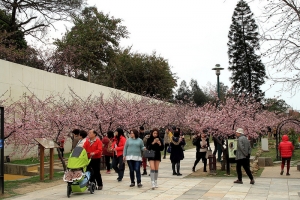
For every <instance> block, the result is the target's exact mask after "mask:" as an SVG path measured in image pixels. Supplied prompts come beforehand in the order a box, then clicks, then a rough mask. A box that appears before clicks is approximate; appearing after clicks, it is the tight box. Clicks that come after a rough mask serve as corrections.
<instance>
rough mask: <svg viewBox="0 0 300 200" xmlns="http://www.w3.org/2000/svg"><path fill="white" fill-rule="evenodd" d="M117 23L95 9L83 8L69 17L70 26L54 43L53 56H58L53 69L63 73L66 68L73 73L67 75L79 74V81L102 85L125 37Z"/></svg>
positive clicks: (124, 32) (116, 20)
mask: <svg viewBox="0 0 300 200" xmlns="http://www.w3.org/2000/svg"><path fill="white" fill-rule="evenodd" d="M121 21H122V20H121V19H114V18H113V17H110V16H109V15H105V14H103V13H102V12H98V10H97V8H96V7H86V8H85V9H84V10H83V11H82V13H81V14H80V15H76V16H73V22H74V27H72V29H71V30H70V31H67V33H66V34H65V35H64V37H63V38H62V39H61V40H59V39H58V40H56V41H55V43H54V44H55V45H57V47H58V48H57V53H56V54H57V55H60V56H59V59H58V60H57V62H56V67H55V69H56V70H58V71H61V72H65V69H66V68H73V70H74V73H73V74H72V73H69V74H68V73H67V75H72V76H73V75H74V76H75V77H76V78H77V77H78V76H79V75H80V74H81V76H80V77H81V78H83V76H84V77H88V79H89V80H90V81H91V82H96V83H102V82H103V80H102V77H103V76H102V75H104V74H103V73H104V71H105V68H106V67H107V65H108V63H109V61H110V60H111V59H112V58H113V57H114V56H115V50H116V48H117V47H118V46H119V41H120V39H121V38H126V37H127V35H128V32H127V30H126V27H125V26H122V25H121ZM56 57H57V58H58V56H56ZM59 69H60V70H59Z"/></svg>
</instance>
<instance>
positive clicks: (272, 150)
mask: <svg viewBox="0 0 300 200" xmlns="http://www.w3.org/2000/svg"><path fill="white" fill-rule="evenodd" d="M268 143H269V151H263V152H262V153H261V155H260V157H271V158H272V160H273V161H277V158H276V140H274V139H269V140H268ZM260 149H261V143H258V144H257V146H256V147H255V148H253V149H252V152H251V155H252V156H255V154H256V152H257V151H258V150H260ZM279 156H280V154H279ZM292 160H293V161H298V160H300V149H295V150H294V153H293V156H292Z"/></svg>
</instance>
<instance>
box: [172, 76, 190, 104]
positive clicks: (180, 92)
mask: <svg viewBox="0 0 300 200" xmlns="http://www.w3.org/2000/svg"><path fill="white" fill-rule="evenodd" d="M191 97H192V92H191V90H190V89H189V86H188V85H187V83H186V82H185V80H183V81H181V83H180V86H179V88H178V89H177V94H175V99H176V100H178V101H182V102H183V103H189V102H190V101H191Z"/></svg>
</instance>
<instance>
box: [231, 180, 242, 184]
mask: <svg viewBox="0 0 300 200" xmlns="http://www.w3.org/2000/svg"><path fill="white" fill-rule="evenodd" d="M233 183H238V184H243V181H240V180H236V181H234V182H233Z"/></svg>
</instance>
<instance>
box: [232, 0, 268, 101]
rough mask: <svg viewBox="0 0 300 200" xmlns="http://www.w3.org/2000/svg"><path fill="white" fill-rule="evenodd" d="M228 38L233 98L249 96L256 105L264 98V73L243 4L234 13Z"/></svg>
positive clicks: (254, 31) (254, 30)
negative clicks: (261, 87)
mask: <svg viewBox="0 0 300 200" xmlns="http://www.w3.org/2000/svg"><path fill="white" fill-rule="evenodd" d="M228 38H229V42H228V44H227V45H228V56H229V67H228V69H229V70H230V71H231V72H232V76H231V77H230V80H231V82H232V84H233V92H234V94H235V95H240V94H242V93H243V94H246V95H249V96H250V95H251V96H252V97H254V98H255V99H256V100H257V101H260V100H261V99H262V98H263V97H264V92H262V91H261V89H260V86H261V85H262V84H264V82H265V80H264V78H265V77H266V72H265V66H264V65H263V63H262V61H261V58H260V55H257V54H256V51H257V50H259V48H260V44H259V35H258V32H257V25H256V23H255V20H254V18H253V13H252V12H251V10H250V7H249V6H248V4H247V3H246V2H245V1H244V0H240V1H239V2H238V4H237V6H236V8H235V10H234V13H233V16H232V24H231V26H230V31H229V34H228Z"/></svg>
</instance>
